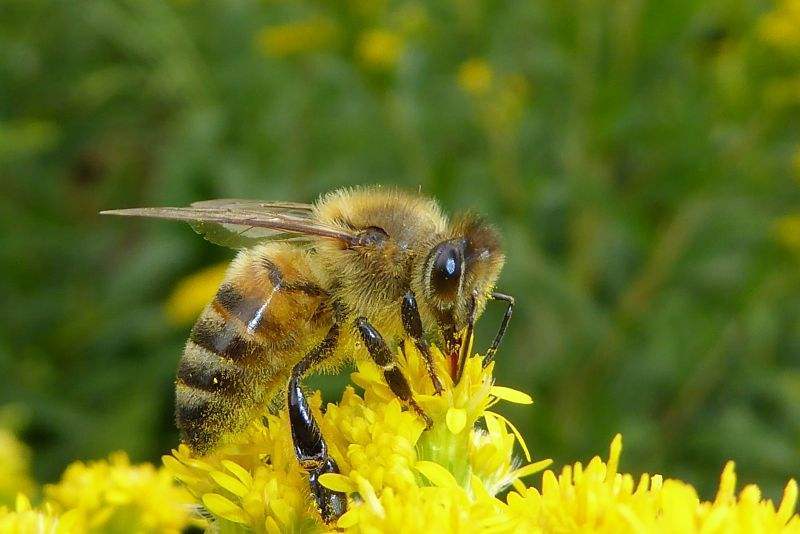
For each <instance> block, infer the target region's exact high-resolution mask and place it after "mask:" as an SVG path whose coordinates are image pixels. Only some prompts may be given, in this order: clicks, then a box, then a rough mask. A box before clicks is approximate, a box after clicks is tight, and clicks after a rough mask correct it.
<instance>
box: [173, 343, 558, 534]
mask: <svg viewBox="0 0 800 534" xmlns="http://www.w3.org/2000/svg"><path fill="white" fill-rule="evenodd" d="M405 349H406V350H405V353H406V354H407V355H408V359H406V358H405V357H403V355H402V352H399V353H398V358H399V359H400V361H401V365H402V368H403V370H404V372H405V373H406V376H408V378H409V380H410V382H411V384H412V387H414V388H415V391H416V399H417V401H418V402H419V404H420V405H421V406H422V408H423V409H424V410H425V411H426V412H427V413H428V415H430V416H431V418H432V419H433V421H434V426H433V428H432V429H431V430H430V431H427V432H424V428H425V424H424V422H423V421H422V420H421V419H420V417H419V416H418V415H417V414H416V413H414V412H413V411H408V410H404V409H403V407H402V406H401V404H400V402H399V401H398V400H397V398H396V397H395V396H394V394H393V393H392V392H391V391H390V390H389V388H388V386H387V385H386V383H385V382H384V380H383V377H382V374H381V370H380V369H379V368H378V367H377V366H376V365H375V364H374V363H372V362H371V361H360V362H358V370H357V371H356V372H355V373H353V381H354V382H355V383H356V384H357V385H359V386H361V387H362V388H364V394H363V395H359V394H357V393H356V392H355V390H354V389H353V388H351V387H349V388H347V389H346V390H345V392H344V394H343V396H342V399H341V401H340V402H339V403H338V404H329V405H328V406H327V408H326V409H325V411H324V413H323V412H322V410H321V398H320V396H319V394H315V395H314V396H313V397H312V398H311V405H312V410H313V411H314V414H315V416H316V418H317V420H318V421H319V424H320V427H321V430H322V433H323V435H324V437H325V439H326V440H327V442H328V448H329V453H330V454H331V456H333V458H334V459H335V460H336V462H337V463H338V465H339V468H340V470H341V473H342V474H340V475H336V474H328V475H323V477H322V479H321V482H322V483H323V484H324V485H326V486H328V487H329V488H331V489H336V490H339V491H345V492H347V493H348V494H349V495H350V497H351V500H350V507H349V510H348V512H347V513H346V514H345V515H344V516H342V517H341V518H340V519H339V522H338V524H337V526H338V527H339V528H343V529H347V530H351V531H364V532H387V531H394V530H396V529H398V528H411V529H412V530H420V531H422V530H425V531H428V530H429V529H430V528H432V527H434V526H436V525H439V526H441V528H443V529H447V530H462V531H463V530H465V529H466V530H469V529H474V528H476V527H484V526H485V527H488V526H490V525H491V524H492V523H493V522H494V521H495V520H496V518H497V516H498V513H499V512H500V511H501V508H502V506H503V504H502V503H501V502H500V501H499V500H497V499H496V498H495V497H494V496H495V495H496V494H497V493H498V492H499V491H500V490H502V489H503V488H505V487H507V486H508V485H509V484H511V483H512V482H514V481H517V480H518V479H519V478H520V477H522V476H525V475H529V474H532V473H534V472H536V471H539V470H542V469H544V468H545V467H546V466H547V465H548V464H549V461H542V462H536V463H527V464H526V465H524V466H522V467H520V466H519V465H518V464H519V461H518V460H516V459H515V456H514V453H513V452H514V446H515V443H516V442H518V441H519V439H520V438H518V436H517V435H516V431H515V430H514V429H513V427H512V426H511V425H510V424H509V423H507V422H506V420H505V419H504V418H503V417H502V416H500V415H498V414H495V413H493V412H492V411H490V410H489V408H491V407H492V406H493V405H494V404H495V403H497V402H498V401H499V400H501V399H505V400H510V401H512V402H521V403H530V402H531V400H530V397H528V396H527V395H525V394H523V393H520V392H517V391H514V390H511V389H507V388H501V387H497V386H494V385H493V384H492V379H491V366H489V368H487V369H486V370H484V369H482V368H481V362H480V360H479V359H478V358H472V359H471V360H470V361H469V362H468V365H467V368H466V370H465V373H464V376H463V378H462V380H461V382H460V383H459V384H458V385H457V386H454V385H453V384H452V381H450V380H449V378H448V377H449V374H448V373H447V372H446V370H445V369H444V367H443V366H444V362H445V359H444V357H443V356H441V355H440V354H438V353H437V354H436V358H437V360H438V361H439V362H442V367H441V368H440V369H439V372H440V373H439V374H440V376H442V377H443V380H444V381H445V391H444V393H443V394H442V395H441V396H437V395H434V394H433V387H432V385H431V381H430V378H429V376H428V374H427V371H426V370H425V367H424V365H423V363H422V359H421V357H420V355H419V353H418V352H417V351H416V349H415V348H414V346H413V345H411V344H407V345H406V347H405ZM479 420H480V421H481V425H476V423H477V422H478V421H479ZM484 427H485V428H484ZM524 450H525V454H526V455H527V450H526V449H524ZM164 463H165V465H166V466H167V467H168V469H170V470H171V471H172V472H173V473H174V474H175V476H176V478H178V480H180V481H182V482H183V483H184V484H185V486H186V487H187V489H189V491H191V492H192V493H193V494H194V495H195V497H196V498H197V500H198V502H202V503H203V504H204V506H205V507H206V509H207V510H208V511H209V512H211V514H212V515H213V516H214V517H215V518H216V520H217V521H218V523H219V524H220V525H221V527H222V528H223V530H225V529H226V528H231V527H232V526H233V525H241V526H243V527H247V528H249V529H252V530H253V531H255V532H270V533H273V532H310V531H311V532H313V531H323V530H327V529H328V528H329V527H325V526H324V525H322V524H321V523H320V521H319V515H318V513H317V512H316V510H315V509H314V507H313V505H312V503H311V501H310V500H309V497H308V483H307V481H306V478H305V475H304V472H303V471H302V470H301V469H300V467H299V465H298V462H297V460H296V459H295V457H294V452H293V449H292V441H291V433H290V427H289V421H288V417H287V414H286V412H285V411H281V412H280V413H279V414H278V415H265V416H264V418H263V420H261V421H256V422H254V423H252V424H251V425H250V427H249V428H248V429H247V431H245V432H244V433H243V434H241V435H240V436H237V437H235V438H234V439H233V440H232V442H231V443H229V444H228V445H226V446H224V447H223V448H222V449H221V450H220V451H218V452H216V453H213V454H211V455H209V456H206V457H204V458H193V457H192V456H191V454H190V452H189V450H188V449H187V448H186V447H183V446H182V447H179V448H178V449H177V450H175V451H173V455H172V456H167V457H165V458H164Z"/></svg>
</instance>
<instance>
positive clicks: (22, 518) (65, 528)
mask: <svg viewBox="0 0 800 534" xmlns="http://www.w3.org/2000/svg"><path fill="white" fill-rule="evenodd" d="M78 520H79V518H78V515H77V513H75V512H69V513H66V514H63V515H61V516H58V515H56V514H55V513H53V509H52V507H51V506H45V509H44V510H36V509H34V508H32V507H31V502H30V501H29V500H28V498H27V497H25V496H24V495H22V494H20V495H19V496H18V497H17V501H16V506H15V507H14V509H13V510H11V509H9V508H7V507H2V506H0V533H2V534H34V533H35V534H74V533H76V532H84V530H83V529H82V528H81V525H80V524H79V522H78Z"/></svg>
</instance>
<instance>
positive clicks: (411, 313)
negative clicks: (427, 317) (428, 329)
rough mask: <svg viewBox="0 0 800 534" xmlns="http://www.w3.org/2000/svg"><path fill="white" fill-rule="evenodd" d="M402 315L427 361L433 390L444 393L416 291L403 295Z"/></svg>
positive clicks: (404, 325)
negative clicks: (420, 312)
mask: <svg viewBox="0 0 800 534" xmlns="http://www.w3.org/2000/svg"><path fill="white" fill-rule="evenodd" d="M401 311H402V313H401V316H402V318H403V328H404V329H405V331H406V334H408V335H409V336H410V337H411V339H413V340H414V345H416V346H417V350H419V353H420V354H422V361H424V362H425V369H427V371H428V376H430V377H431V382H432V383H433V392H434V394H436V395H441V394H442V383H441V381H440V380H439V377H438V376H437V375H436V366H435V365H434V364H433V357H432V356H431V351H430V347H429V346H428V342H427V341H426V340H425V339H424V338H423V331H422V319H420V316H419V308H417V299H416V298H415V297H414V293H412V292H411V291H409V292H408V293H406V296H405V297H403V305H402V310H401Z"/></svg>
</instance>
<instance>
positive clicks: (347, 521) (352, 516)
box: [336, 508, 358, 528]
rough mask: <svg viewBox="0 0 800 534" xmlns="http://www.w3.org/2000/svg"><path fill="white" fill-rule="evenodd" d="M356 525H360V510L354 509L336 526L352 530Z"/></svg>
mask: <svg viewBox="0 0 800 534" xmlns="http://www.w3.org/2000/svg"><path fill="white" fill-rule="evenodd" d="M356 523H358V509H355V508H352V509H350V510H348V511H347V512H346V513H345V514H344V515H343V516H342V517H340V518H339V520H338V521H337V522H336V526H337V527H339V528H350V527H352V526H355V524H356Z"/></svg>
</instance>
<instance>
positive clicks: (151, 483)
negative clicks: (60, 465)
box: [0, 452, 200, 534]
mask: <svg viewBox="0 0 800 534" xmlns="http://www.w3.org/2000/svg"><path fill="white" fill-rule="evenodd" d="M43 493H44V502H43V504H42V505H41V506H40V507H38V508H33V507H32V506H31V504H30V500H29V499H28V498H27V497H26V496H24V495H23V494H22V493H20V494H19V496H18V497H17V501H16V505H15V507H14V508H13V509H9V508H8V507H0V533H2V534H6V533H14V534H16V533H19V534H27V533H29V532H30V533H34V532H36V533H107V532H112V533H113V532H119V533H130V532H141V533H144V532H163V533H170V532H172V533H179V532H181V531H182V530H183V529H184V528H185V527H186V526H189V525H190V524H192V523H194V524H200V521H199V520H198V519H196V518H193V517H192V505H191V497H190V495H189V494H188V493H187V492H186V491H185V490H184V489H182V488H180V487H179V486H177V485H176V484H175V483H174V481H173V478H172V475H171V474H170V473H169V472H167V471H166V470H165V469H163V468H162V469H157V468H156V467H154V466H153V465H151V464H141V465H131V463H130V461H129V460H128V457H127V455H126V454H125V453H121V452H120V453H115V454H112V455H111V456H109V458H108V459H107V460H101V461H95V462H88V463H84V462H75V463H73V464H71V465H70V466H68V467H67V469H66V471H65V472H64V474H63V475H62V477H61V480H60V481H59V482H58V483H57V484H52V485H47V486H45V488H44V491H43Z"/></svg>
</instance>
